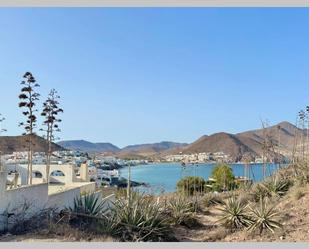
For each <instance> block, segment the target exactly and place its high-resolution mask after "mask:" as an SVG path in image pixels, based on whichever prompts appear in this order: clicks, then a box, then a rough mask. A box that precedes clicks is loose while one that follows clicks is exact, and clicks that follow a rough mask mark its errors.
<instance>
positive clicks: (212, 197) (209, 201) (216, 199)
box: [203, 193, 224, 207]
mask: <svg viewBox="0 0 309 249" xmlns="http://www.w3.org/2000/svg"><path fill="white" fill-rule="evenodd" d="M203 203H204V205H205V206H206V207H210V206H213V205H217V204H224V201H223V200H222V198H221V197H220V196H219V195H218V194H215V193H207V194H206V195H205V196H204V197H203Z"/></svg>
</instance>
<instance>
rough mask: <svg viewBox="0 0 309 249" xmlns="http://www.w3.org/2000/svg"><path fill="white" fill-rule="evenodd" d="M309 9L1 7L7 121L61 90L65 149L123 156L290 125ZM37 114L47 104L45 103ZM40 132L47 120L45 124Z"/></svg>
mask: <svg viewBox="0 0 309 249" xmlns="http://www.w3.org/2000/svg"><path fill="white" fill-rule="evenodd" d="M308 25H309V9H295V8H294V9H288V8H285V9H245V8H242V9H238V8H231V9H219V8H218V9H211V8H208V9H207V8H205V9H194V8H192V9H185V8H182V9H176V8H166V9H160V8H158V9H146V8H136V9H134V8H131V9H125V8H124V9H108V8H105V9H104V8H101V9H99V8H97V9H91V8H84V9H73V8H72V9H71V8H66V9H57V8H56V9H40V8H37V9H3V8H1V9H0V26H1V29H0V56H1V59H0V84H1V88H0V91H1V95H0V99H1V101H0V113H2V114H3V115H4V116H6V118H7V120H6V122H5V126H6V128H7V129H8V130H9V132H8V135H18V134H21V130H20V128H18V126H17V123H18V122H19V121H20V120H22V118H23V117H22V115H21V110H20V109H19V108H17V103H18V99H17V96H18V94H19V88H20V87H19V83H20V81H21V76H22V75H23V73H24V72H25V71H31V72H32V73H33V74H34V76H35V77H36V78H37V80H38V82H39V83H40V84H41V88H40V93H41V94H42V98H44V97H45V96H46V95H47V93H48V91H49V89H51V88H53V87H54V88H56V89H57V90H58V92H59V93H60V95H61V96H62V106H63V109H64V110H65V113H64V115H63V116H62V118H63V123H62V124H61V126H62V133H61V134H60V136H61V139H86V140H89V141H93V142H112V143H114V144H115V145H118V146H125V145H128V144H137V143H146V142H159V141H162V140H170V141H177V142H192V141H194V140H195V139H197V138H199V137H200V136H201V135H203V134H211V133H214V132H219V131H226V132H231V133H236V132H240V131H244V130H248V129H253V128H260V126H261V125H260V117H261V118H263V119H268V120H269V121H270V122H271V123H272V124H274V123H277V122H280V121H283V120H287V121H290V122H295V117H296V114H297V112H298V111H299V109H301V108H303V107H304V106H306V105H308V104H309V70H308V69H309V29H308ZM40 105H41V104H40ZM40 122H41V120H40Z"/></svg>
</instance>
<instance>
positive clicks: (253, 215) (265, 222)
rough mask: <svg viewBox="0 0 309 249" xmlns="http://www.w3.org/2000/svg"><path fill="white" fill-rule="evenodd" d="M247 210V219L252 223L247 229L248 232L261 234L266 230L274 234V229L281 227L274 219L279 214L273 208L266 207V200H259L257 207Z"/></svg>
mask: <svg viewBox="0 0 309 249" xmlns="http://www.w3.org/2000/svg"><path fill="white" fill-rule="evenodd" d="M249 210H250V211H249V217H250V219H251V221H252V223H251V224H250V226H249V227H248V231H251V232H255V231H259V233H260V234H262V233H263V231H265V230H266V231H270V232H272V233H274V230H275V229H277V228H281V227H282V225H281V224H280V223H279V222H278V221H277V219H276V218H277V217H278V215H279V213H278V212H277V211H276V210H275V208H274V206H269V205H268V202H267V201H266V199H261V200H260V203H259V205H257V206H256V207H254V208H252V207H249Z"/></svg>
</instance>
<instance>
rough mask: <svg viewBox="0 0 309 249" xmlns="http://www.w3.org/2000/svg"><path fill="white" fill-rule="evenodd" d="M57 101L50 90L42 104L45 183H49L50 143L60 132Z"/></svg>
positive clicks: (56, 97) (59, 110)
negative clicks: (45, 147)
mask: <svg viewBox="0 0 309 249" xmlns="http://www.w3.org/2000/svg"><path fill="white" fill-rule="evenodd" d="M59 99H60V96H59V95H58V93H57V91H56V90H55V89H52V90H51V91H50V93H49V95H48V98H47V100H46V101H45V102H44V103H43V111H42V113H41V116H43V117H45V120H44V123H43V125H45V126H46V130H44V129H41V131H45V132H46V141H47V150H46V181H47V182H49V171H50V164H51V155H52V142H53V141H54V140H55V136H54V134H55V132H60V131H61V130H60V129H59V125H58V124H59V123H60V122H61V121H62V120H61V119H59V118H58V114H59V113H63V109H61V108H59Z"/></svg>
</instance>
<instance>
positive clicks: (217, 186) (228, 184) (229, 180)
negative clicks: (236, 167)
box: [211, 163, 235, 190]
mask: <svg viewBox="0 0 309 249" xmlns="http://www.w3.org/2000/svg"><path fill="white" fill-rule="evenodd" d="M211 177H212V178H213V179H214V180H215V181H216V182H215V183H214V190H231V189H234V188H235V182H234V179H235V176H234V174H233V170H232V168H231V167H230V166H229V165H227V164H224V163H220V164H217V165H216V167H215V168H214V169H213V171H212V175H211Z"/></svg>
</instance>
